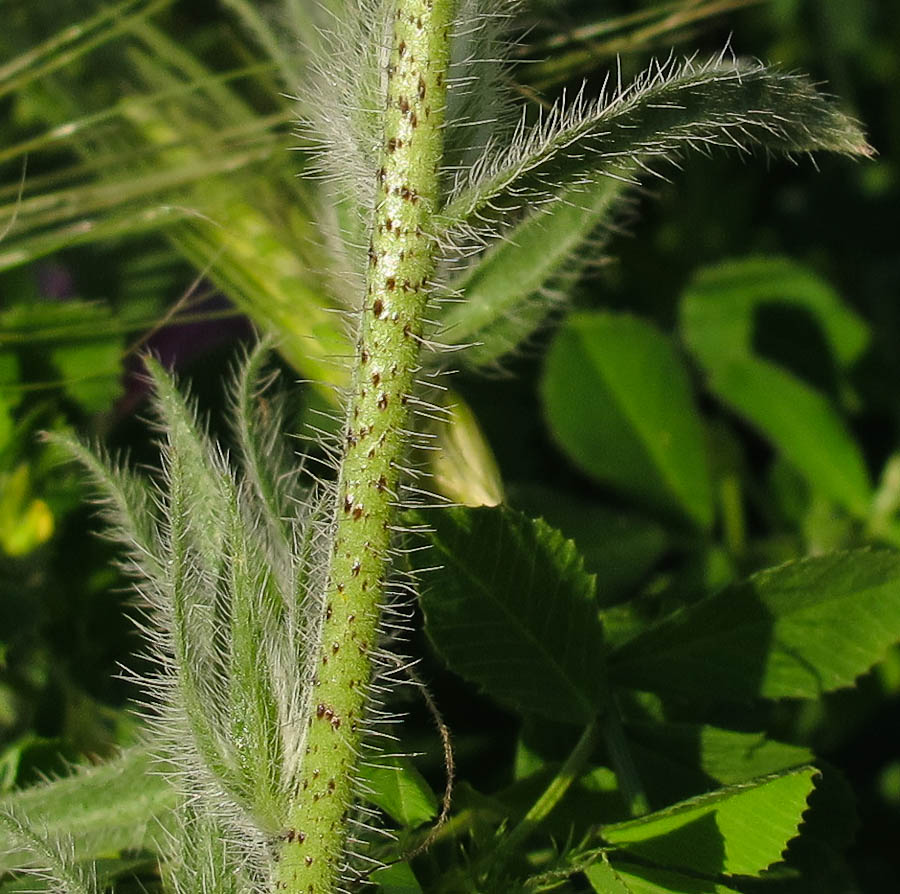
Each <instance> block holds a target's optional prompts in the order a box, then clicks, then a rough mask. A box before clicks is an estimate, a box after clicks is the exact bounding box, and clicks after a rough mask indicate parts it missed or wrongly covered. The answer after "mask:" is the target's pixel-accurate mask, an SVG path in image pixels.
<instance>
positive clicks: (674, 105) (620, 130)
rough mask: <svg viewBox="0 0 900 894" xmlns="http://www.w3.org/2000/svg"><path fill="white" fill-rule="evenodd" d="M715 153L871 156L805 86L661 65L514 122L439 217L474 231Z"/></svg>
mask: <svg viewBox="0 0 900 894" xmlns="http://www.w3.org/2000/svg"><path fill="white" fill-rule="evenodd" d="M714 147H724V148H731V149H738V150H739V151H744V152H748V151H751V150H753V149H755V148H759V149H761V150H763V151H767V152H786V153H792V152H812V151H815V150H825V151H832V152H840V153H844V154H848V155H869V154H871V152H872V150H871V148H870V147H869V146H868V144H867V143H866V141H865V138H864V137H863V135H862V133H861V131H860V129H859V127H858V126H857V124H856V123H855V122H854V121H853V120H852V119H850V118H848V117H847V116H846V115H845V114H844V113H843V112H841V111H840V109H839V108H838V107H837V105H836V104H835V103H834V102H833V101H832V100H831V99H829V98H827V97H825V96H823V95H822V94H820V93H818V92H816V90H815V89H814V88H813V86H812V84H810V82H809V81H808V80H807V79H806V78H803V77H800V76H798V75H791V74H784V73H782V72H778V71H775V70H772V69H769V68H766V67H765V66H764V65H761V64H760V63H756V62H748V61H744V60H735V61H729V60H726V59H724V58H722V57H718V58H714V59H712V60H710V61H709V62H706V63H704V64H702V65H698V64H695V63H693V62H692V61H690V60H689V61H687V62H683V63H680V64H679V63H677V62H675V61H670V62H667V63H665V64H662V65H659V64H657V65H654V66H653V67H652V68H650V69H649V70H648V71H647V72H645V73H644V74H643V75H642V76H641V77H640V78H638V79H637V80H636V81H635V82H633V83H632V84H631V85H630V86H629V87H628V88H627V89H625V90H624V91H621V92H617V93H616V94H615V95H614V96H613V97H612V98H609V97H608V96H607V95H606V92H605V91H604V93H603V94H602V95H601V96H600V98H599V99H598V100H596V101H594V102H590V101H588V100H586V99H585V98H584V96H583V94H579V96H578V97H577V98H576V99H575V100H574V101H573V102H571V103H570V104H565V103H560V104H558V105H556V106H554V108H553V110H552V111H551V112H549V113H548V114H547V116H546V119H545V120H544V121H542V122H541V123H540V124H538V125H537V126H536V127H533V128H531V127H529V126H528V125H526V124H525V123H524V121H523V123H522V125H521V126H520V127H519V130H518V131H517V133H516V136H515V139H514V141H513V143H512V145H511V146H510V148H508V149H506V150H504V151H502V152H499V153H497V154H496V155H495V156H493V157H491V158H489V159H488V160H487V161H486V162H485V163H484V164H483V166H481V167H480V168H477V169H476V170H475V171H474V172H473V173H472V174H471V175H470V176H469V178H468V179H465V180H463V181H462V182H461V183H460V184H459V186H458V188H457V189H456V190H455V192H454V193H453V194H452V195H451V198H450V200H449V201H448V203H447V204H446V206H445V207H444V208H443V209H442V211H441V214H440V218H439V219H440V221H441V223H442V224H443V225H444V226H445V227H446V228H448V229H449V228H453V227H457V226H460V225H465V224H475V223H477V218H478V217H479V216H482V217H483V216H484V213H485V211H486V210H487V209H488V208H489V207H490V208H491V209H505V210H509V209H510V208H513V207H519V206H521V204H522V203H523V202H535V201H542V200H547V199H549V198H551V197H552V196H553V194H554V193H555V192H556V191H557V190H558V188H559V187H560V186H561V185H562V184H566V183H568V184H577V183H580V182H584V181H585V180H588V181H590V180H593V179H595V178H598V177H603V176H612V177H619V176H623V173H622V172H623V170H624V171H625V174H624V176H626V177H629V174H628V173H627V171H628V165H629V163H634V162H637V163H639V164H641V165H647V164H652V163H653V162H654V161H655V160H658V159H664V158H672V157H673V156H677V155H678V154H680V153H682V152H684V151H686V150H689V149H699V150H701V151H709V149H711V148H714ZM623 163H624V165H625V167H624V168H623Z"/></svg>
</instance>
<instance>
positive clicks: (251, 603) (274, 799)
mask: <svg viewBox="0 0 900 894" xmlns="http://www.w3.org/2000/svg"><path fill="white" fill-rule="evenodd" d="M252 531H253V527H252V526H251V524H250V523H249V521H248V519H246V518H245V517H244V516H243V514H242V513H241V507H240V506H239V505H238V504H237V503H235V504H234V505H233V506H232V508H231V513H230V524H229V528H228V534H227V536H226V538H225V550H224V553H225V567H226V569H227V570H226V572H225V573H226V576H227V581H228V591H229V595H230V597H231V599H230V605H229V606H228V614H229V623H230V628H231V637H230V641H229V644H230V649H229V654H228V668H227V678H228V684H227V692H228V720H229V725H230V727H231V729H230V733H231V736H230V738H231V741H232V742H233V743H234V745H235V759H236V760H235V763H236V768H235V770H236V776H237V784H238V785H239V786H240V795H241V800H242V802H243V804H245V805H247V806H248V807H249V808H250V809H251V810H252V811H253V813H254V814H255V815H256V817H257V821H258V822H259V823H260V825H262V826H263V827H266V828H269V829H272V830H273V831H277V830H278V829H279V828H280V827H281V822H282V821H283V808H284V799H283V792H282V791H281V784H282V782H283V780H282V778H281V774H282V769H283V766H284V760H283V741H282V730H281V716H280V714H279V710H278V695H277V693H276V691H275V686H276V685H277V684H276V683H275V681H274V679H273V671H274V670H275V668H274V667H273V666H272V663H271V662H270V658H269V654H268V650H267V648H266V646H267V638H270V637H272V636H273V635H274V633H275V631H276V630H277V629H278V625H277V623H276V619H279V618H283V617H284V616H285V612H284V607H285V602H286V599H285V594H283V593H281V592H279V590H278V586H277V582H276V580H275V576H274V575H273V574H272V572H271V571H270V570H269V569H268V567H267V564H266V557H265V555H264V553H263V551H262V550H261V549H260V548H259V546H258V545H257V544H256V543H255V542H254V540H253V538H251V537H250V536H248V533H249V532H252Z"/></svg>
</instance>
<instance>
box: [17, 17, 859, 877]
mask: <svg viewBox="0 0 900 894" xmlns="http://www.w3.org/2000/svg"><path fill="white" fill-rule="evenodd" d="M510 14H511V9H510V8H508V7H507V5H506V4H504V3H502V2H500V0H371V2H366V3H364V4H363V5H360V6H358V7H355V8H353V9H352V10H351V11H350V12H349V13H348V17H347V20H346V21H343V22H339V23H338V24H334V25H332V30H331V31H330V32H328V33H326V34H324V35H323V38H322V41H321V46H322V48H323V49H322V51H321V53H320V59H319V63H318V66H317V67H316V75H315V77H314V78H313V79H312V82H311V83H310V84H307V85H305V86H302V87H301V88H300V102H301V106H302V114H303V117H304V119H305V121H306V128H305V132H306V133H308V132H309V128H312V129H314V130H316V132H317V136H318V137H319V138H320V140H321V149H320V156H319V161H320V166H321V168H322V170H323V171H324V172H326V173H327V174H328V175H330V176H329V177H328V178H326V180H329V181H330V182H331V183H333V184H336V185H337V189H336V190H335V202H336V203H337V206H338V207H340V209H341V213H340V214H339V215H337V217H338V218H339V219H340V221H341V226H340V235H339V237H338V239H337V242H338V243H340V244H341V245H342V248H341V249H340V250H339V251H336V252H335V257H336V258H337V257H338V256H340V257H341V258H342V259H343V261H342V262H338V261H337V260H336V261H335V264H338V263H346V264H347V265H349V266H350V267H351V269H350V270H348V271H347V272H346V273H347V277H348V279H349V281H350V282H356V283H358V290H357V291H358V295H357V298H356V301H357V306H356V307H355V309H354V311H353V313H352V315H351V318H350V325H351V326H352V327H353V331H354V333H355V339H354V344H355V348H354V353H353V356H352V358H350V363H351V366H352V383H351V385H350V386H349V388H348V389H347V391H346V394H345V395H344V407H345V411H346V418H345V421H344V423H343V430H342V435H341V439H340V442H339V443H336V444H333V445H326V446H327V447H328V448H329V455H331V456H333V458H334V468H335V472H336V474H335V475H334V476H333V478H332V477H330V476H325V478H326V480H324V481H319V480H317V479H316V478H315V477H314V476H311V475H309V474H308V473H307V472H305V471H304V470H303V468H302V467H301V466H302V464H300V463H298V460H297V459H296V457H295V456H294V455H293V454H292V452H291V451H290V450H288V449H287V448H286V447H285V446H284V445H283V443H282V440H281V431H280V425H281V422H280V416H279V412H278V403H277V400H272V399H271V398H269V399H267V402H266V404H265V410H264V411H263V410H262V409H261V408H260V407H259V406H258V405H257V403H256V399H257V396H258V392H259V390H260V388H261V387H262V384H261V383H263V381H264V378H263V376H262V374H261V371H262V369H263V368H264V365H265V356H266V350H265V347H260V348H257V349H255V350H253V351H252V352H251V353H250V355H249V357H248V358H247V360H246V361H245V362H244V364H243V365H242V367H241V369H240V370H239V372H238V374H237V375H236V377H235V381H234V383H233V386H232V390H233V401H232V417H233V423H234V436H235V438H234V440H235V444H236V445H237V446H236V451H235V455H234V456H228V455H226V453H225V452H224V451H223V450H221V449H220V448H219V447H217V445H216V444H215V443H213V441H212V440H211V438H210V436H209V434H208V432H207V431H206V429H205V427H204V425H203V424H202V423H201V422H200V421H198V417H197V415H196V413H195V411H194V408H193V407H192V405H191V402H190V401H189V400H186V399H185V398H184V397H183V396H182V394H181V393H180V392H179V390H178V388H177V387H176V385H175V384H174V382H173V381H172V378H171V377H170V376H169V374H168V373H166V372H165V371H164V370H163V369H162V368H161V367H159V366H158V365H157V364H156V363H155V362H153V361H152V360H148V369H149V373H150V376H151V378H152V381H153V386H154V395H155V396H154V409H155V414H156V417H157V420H158V424H159V434H160V441H161V449H162V475H161V477H160V479H159V480H158V481H157V482H155V483H148V482H147V481H145V480H144V479H143V478H142V477H140V476H137V475H135V474H132V473H131V472H129V471H127V470H126V469H125V468H123V467H122V466H120V465H117V464H114V463H110V462H107V461H105V460H104V459H102V458H100V459H98V458H96V455H95V454H94V453H92V452H91V451H89V450H88V449H86V448H84V447H82V446H80V445H78V444H77V443H75V442H70V443H69V444H68V446H69V448H70V450H71V451H72V452H74V453H75V454H76V455H77V457H78V458H79V459H80V461H81V462H82V463H83V464H84V465H85V466H86V467H87V468H88V470H89V471H90V472H91V474H92V476H93V477H94V479H95V480H96V483H97V485H98V486H99V488H100V490H101V491H102V493H103V495H104V503H103V506H104V512H105V515H106V518H107V520H108V522H109V523H110V526H111V531H112V533H113V535H114V536H115V537H116V538H118V539H119V540H121V541H122V542H123V543H124V544H125V545H126V547H127V550H128V552H127V560H126V562H127V567H128V569H129V571H130V572H131V574H132V575H133V577H134V579H135V581H136V585H137V590H138V592H139V594H140V600H141V604H142V605H143V607H144V610H145V621H144V629H145V631H146V635H147V637H148V640H149V642H150V648H151V651H152V654H153V656H154V658H155V660H156V663H157V671H156V674H155V676H154V677H153V678H152V679H151V680H150V681H149V685H148V689H149V695H148V701H149V703H150V704H151V705H152V707H151V708H150V709H149V710H150V713H151V716H152V720H153V724H154V727H155V731H154V742H156V743H157V747H158V750H159V752H160V755H161V757H162V758H163V763H161V765H160V766H161V767H162V768H163V769H164V770H165V772H167V773H169V774H170V775H171V781H172V783H173V785H174V786H175V787H176V788H177V789H178V791H179V792H180V793H181V795H182V804H181V806H180V808H179V810H178V825H177V828H176V831H174V832H173V833H172V835H171V837H170V839H169V848H170V850H171V853H170V854H169V857H170V859H168V860H167V861H166V863H165V866H166V873H165V877H164V881H165V884H166V885H167V886H168V887H169V888H170V889H171V890H173V891H177V892H185V894H187V892H200V891H203V892H224V891H235V892H238V891H240V892H244V891H250V890H253V891H259V890H277V891H281V892H285V894H332V892H334V891H338V890H346V889H349V888H352V887H354V886H355V885H357V884H362V883H364V882H365V880H366V878H367V877H368V875H369V874H370V870H371V866H369V865H368V864H367V861H370V862H374V858H373V857H372V856H371V847H370V839H371V836H370V835H369V831H370V826H371V825H372V824H373V823H374V822H375V821H376V820H377V815H376V814H374V813H371V814H370V813H369V812H367V810H366V808H365V807H364V806H362V804H361V801H362V799H363V796H364V795H365V791H364V789H363V788H362V787H361V785H360V783H359V777H360V773H361V767H362V765H363V764H364V763H365V762H366V761H371V760H373V759H374V760H377V759H378V758H377V755H378V751H377V749H375V748H374V747H373V743H374V742H376V741H377V738H375V737H373V735H374V734H375V733H376V732H377V730H378V726H379V723H380V722H381V721H383V720H385V719H387V715H386V714H385V713H384V712H383V707H384V706H383V698H382V693H383V692H384V687H385V685H386V684H387V683H389V682H390V680H391V679H392V677H393V676H395V675H396V676H402V665H403V661H402V660H400V659H398V658H396V657H393V656H392V655H391V654H389V653H388V652H387V651H386V650H385V648H384V643H385V641H386V639H387V637H388V635H389V634H391V632H392V626H393V618H392V615H391V613H392V612H396V611H398V610H401V611H402V607H403V604H404V602H406V601H408V599H409V598H410V594H411V592H412V591H413V583H414V582H413V580H412V579H411V578H408V577H404V576H403V574H402V571H401V567H400V566H402V565H403V562H402V561H401V560H400V557H401V556H402V552H401V551H400V546H401V544H400V542H399V538H400V537H404V536H409V535H410V534H412V533H415V532H414V531H413V530H412V528H413V527H414V526H415V524H416V522H415V520H413V521H410V520H409V518H408V517H406V516H403V515H402V513H403V512H405V511H406V510H407V509H409V508H410V507H411V506H413V505H414V504H415V502H416V500H417V497H420V496H421V495H422V494H423V493H425V492H426V491H427V487H426V486H423V485H422V483H421V482H419V481H418V478H419V472H418V470H417V469H416V468H413V467H412V462H411V461H410V459H409V457H410V451H411V448H412V446H413V445H414V443H415V442H416V441H417V438H418V436H417V430H418V429H419V428H420V427H421V426H420V421H421V418H422V417H427V416H428V415H429V414H432V413H440V412H441V411H440V409H439V408H438V407H433V406H432V405H431V403H432V400H433V398H432V399H429V395H428V388H429V387H434V379H433V374H435V373H437V372H439V371H440V369H441V362H440V356H441V353H440V351H434V350H433V349H435V348H440V347H441V346H442V345H443V346H452V347H454V348H455V349H457V350H475V351H477V350H478V344H477V342H478V338H477V334H478V332H479V327H480V326H481V325H482V315H483V312H484V309H483V308H482V307H480V306H479V305H478V303H477V298H476V297H471V296H470V295H469V294H468V291H469V290H468V289H467V285H468V284H470V283H471V281H472V280H473V278H474V277H473V276H470V275H469V273H468V272H467V271H469V270H474V269H475V268H476V265H477V264H478V263H479V262H480V261H482V260H483V259H484V258H489V257H490V256H491V252H496V251H499V250H500V249H501V248H502V247H503V246H504V245H508V244H509V243H510V242H515V241H516V240H521V241H523V242H525V241H527V240H528V239H529V238H532V239H533V233H534V232H535V230H537V231H540V232H546V233H550V234H552V233H553V221H554V219H556V218H557V217H558V216H560V215H567V216H568V219H569V220H570V222H571V221H575V225H574V226H572V225H570V226H568V227H567V230H566V232H567V233H569V234H571V233H572V232H577V233H578V234H580V238H579V239H578V240H572V239H571V238H570V239H568V240H567V241H566V242H565V244H560V245H557V244H556V243H554V242H553V241H552V238H551V239H550V241H548V242H545V243H544V244H542V245H541V251H543V252H545V253H546V254H547V256H548V257H549V258H552V259H553V264H554V265H555V266H556V268H557V269H560V268H561V267H562V266H563V265H562V261H563V260H564V259H565V257H566V256H571V261H572V263H571V264H569V265H568V267H567V269H571V268H573V267H574V268H575V269H577V267H578V264H577V257H578V256H577V253H578V248H579V245H578V244H577V243H578V242H579V241H583V239H586V238H587V237H588V236H591V235H595V234H596V233H597V231H598V229H600V228H602V227H603V226H604V224H605V223H607V222H608V221H609V220H610V217H611V215H613V214H614V212H615V209H616V206H617V202H618V200H619V199H620V198H621V197H622V196H623V195H624V194H625V193H626V192H627V191H628V189H629V188H630V187H632V186H633V185H635V184H636V183H637V182H638V181H639V178H640V177H642V176H644V175H645V174H654V175H655V174H658V172H659V169H660V165H661V164H662V163H664V162H666V161H672V160H676V159H677V158H679V157H680V156H682V155H683V154H684V153H686V152H688V151H690V150H695V149H696V150H700V151H702V152H709V151H711V150H713V149H717V148H724V149H736V150H738V151H739V152H741V153H749V152H753V151H759V152H761V153H763V154H769V153H787V154H792V155H793V154H802V153H808V152H812V151H815V150H827V151H834V152H839V153H845V154H849V155H865V154H867V153H868V152H869V149H868V146H867V145H866V142H865V140H864V139H863V137H862V135H861V133H860V132H859V129H858V128H857V127H856V125H855V124H854V123H853V122H852V121H851V120H850V119H848V118H847V117H846V116H845V115H843V114H842V113H841V112H840V111H839V109H838V108H837V107H836V105H835V104H834V103H833V102H832V101H831V100H830V99H828V98H825V97H824V96H822V95H821V94H819V93H817V92H816V90H815V89H814V88H813V87H812V86H811V85H810V84H809V82H808V81H806V80H805V79H804V78H802V77H800V76H796V75H791V74H784V73H780V72H777V71H773V70H771V69H769V68H767V67H765V66H764V65H762V64H759V63H757V62H752V61H744V60H741V59H735V58H732V57H731V56H730V55H727V54H723V55H721V56H719V57H716V58H712V59H710V60H708V61H703V62H700V61H697V60H695V59H692V60H688V61H683V62H678V61H675V60H673V59H670V60H669V61H667V62H665V63H661V64H655V65H654V66H653V67H652V68H651V69H650V70H649V71H647V72H646V73H645V74H644V75H643V76H641V77H640V78H639V79H638V80H637V81H635V82H634V83H632V84H631V85H630V86H625V87H623V86H622V85H621V84H619V83H616V84H614V85H611V86H604V87H603V89H602V90H601V91H600V93H599V96H597V97H596V98H589V97H588V95H587V93H586V92H584V91H582V92H581V93H579V94H578V95H577V96H576V97H575V98H574V99H572V100H562V101H560V102H558V103H557V104H556V105H555V106H553V107H552V108H551V109H550V110H549V111H544V112H542V113H541V114H540V115H539V116H538V119H537V120H536V121H534V120H532V118H531V117H529V115H528V114H527V113H526V112H523V113H522V115H521V117H519V116H518V114H517V111H516V109H515V107H514V104H513V102H512V99H511V96H509V95H507V94H506V91H505V89H504V87H503V84H504V81H503V78H502V77H501V75H502V66H501V64H500V63H498V62H497V59H498V58H499V57H501V56H502V51H503V47H504V39H503V32H504V28H505V25H506V24H507V21H508V18H509V16H510ZM323 189H324V187H323ZM460 270H462V273H460V272H459V271H460ZM561 283H562V278H560V277H557V279H556V284H557V285H560V284H561ZM472 294H473V295H477V289H474V290H472ZM558 294H559V289H556V290H543V291H541V292H540V293H539V294H538V295H537V296H535V294H530V295H528V296H525V295H519V294H514V293H513V291H512V290H511V292H510V294H509V295H508V297H507V299H506V300H507V306H506V307H505V308H503V309H502V313H501V317H503V319H502V323H503V325H504V326H505V327H506V331H507V332H508V338H509V342H510V346H514V345H515V343H516V341H517V340H518V339H519V338H521V337H524V336H525V335H527V334H528V332H529V330H530V329H531V328H533V325H534V324H535V321H536V320H537V319H539V318H540V317H541V315H542V313H541V312H540V309H539V308H538V311H537V312H536V311H535V304H536V302H540V301H541V300H543V301H544V302H545V303H548V302H550V301H554V300H555V299H556V296H557V295H558ZM526 298H527V301H526ZM467 299H471V300H468V301H467ZM504 314H505V315H506V316H505V317H504V316H503V315H504ZM495 318H496V314H495ZM467 342H472V343H473V344H467ZM429 383H431V385H430V386H429ZM419 502H421V500H419ZM404 525H405V526H406V527H404ZM395 566H396V567H395ZM373 756H374V757H373ZM20 831H21V835H23V836H24V835H26V834H27V831H26V830H24V827H23V829H22V830H20ZM51 862H52V860H51ZM63 862H64V861H60V863H61V865H62V863H63ZM62 882H63V883H65V886H67V887H68V888H69V889H70V890H74V889H75V888H77V887H78V886H83V885H86V884H87V882H85V881H84V880H83V879H80V878H78V877H76V876H75V875H72V874H71V873H70V875H69V876H67V877H66V878H65V879H62ZM654 890H657V889H656V888H654Z"/></svg>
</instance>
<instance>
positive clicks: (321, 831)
mask: <svg viewBox="0 0 900 894" xmlns="http://www.w3.org/2000/svg"><path fill="white" fill-rule="evenodd" d="M453 6H454V4H453V0H398V2H397V3H396V6H395V13H394V16H393V20H392V28H393V35H392V37H391V51H390V58H389V62H388V79H387V97H386V106H385V113H384V143H383V146H382V166H381V168H380V170H379V171H378V172H377V175H376V176H377V179H378V182H377V194H376V207H375V209H374V214H373V225H372V234H371V243H370V249H369V266H368V271H367V277H366V294H365V298H364V304H363V309H362V318H361V322H360V329H359V338H358V341H357V345H356V357H355V368H354V373H353V385H352V386H351V393H350V399H349V404H348V416H347V423H346V427H345V452H344V457H343V461H342V464H341V470H340V475H339V479H338V495H337V505H336V507H335V513H334V522H333V524H334V531H333V537H334V539H333V544H332V554H331V559H330V570H329V576H328V582H327V586H326V593H325V604H324V611H325V616H324V620H323V624H322V634H321V640H320V646H319V652H318V659H317V667H316V672H315V678H314V680H313V687H312V695H311V703H310V704H311V707H310V716H309V720H308V723H309V731H308V737H307V747H306V756H305V759H304V766H303V772H302V778H301V783H300V789H299V791H298V792H297V798H296V802H295V804H294V805H293V807H292V808H291V811H290V816H289V828H288V829H286V830H285V833H284V840H283V843H282V845H281V847H280V849H279V854H278V857H279V861H278V869H277V882H276V887H277V888H278V889H279V890H282V891H287V892H289V894H331V892H333V891H334V890H335V888H336V886H337V885H338V883H339V881H340V875H341V870H342V865H343V862H344V859H345V851H346V839H347V832H348V829H347V826H348V815H349V813H350V811H351V809H352V804H353V799H354V781H353V780H354V775H355V768H356V765H357V762H358V760H359V753H360V746H361V741H362V736H363V726H364V722H365V711H366V703H367V699H368V690H369V684H370V682H371V678H372V665H371V652H372V650H373V649H374V648H375V646H376V642H377V639H378V621H379V606H380V604H381V602H382V600H383V598H384V585H385V576H386V568H387V559H388V553H389V549H390V540H391V525H392V521H393V516H394V512H395V506H396V504H397V501H398V485H399V482H398V465H399V464H400V462H401V460H402V458H403V455H404V452H405V449H406V442H407V440H408V436H407V435H406V434H405V430H406V428H407V426H408V424H409V423H408V417H409V411H408V409H407V400H408V396H409V395H410V393H411V392H412V390H413V380H414V376H415V373H416V370H417V362H418V354H419V341H420V336H421V332H422V314H423V311H424V309H425V304H426V301H427V299H428V293H429V284H430V278H431V276H432V274H433V272H434V263H435V261H434V257H435V243H434V240H433V238H432V237H431V233H430V230H431V220H432V216H433V214H434V211H435V206H436V203H437V198H438V171H439V168H440V165H441V159H442V147H443V129H442V126H443V122H444V107H445V103H446V76H447V68H448V65H449V59H450V28H451V22H452V17H453Z"/></svg>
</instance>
